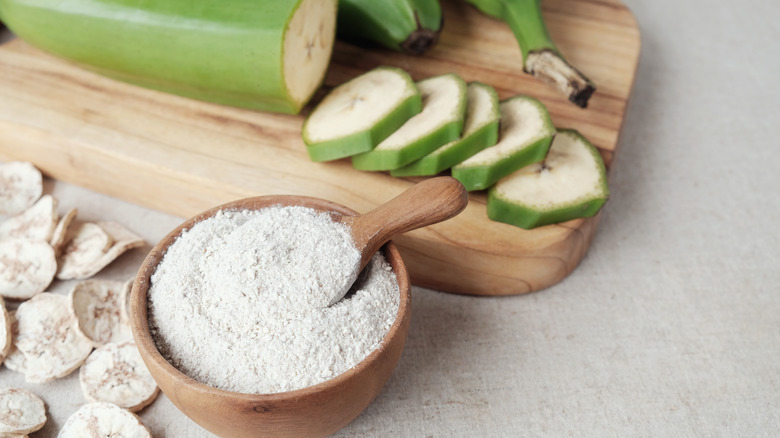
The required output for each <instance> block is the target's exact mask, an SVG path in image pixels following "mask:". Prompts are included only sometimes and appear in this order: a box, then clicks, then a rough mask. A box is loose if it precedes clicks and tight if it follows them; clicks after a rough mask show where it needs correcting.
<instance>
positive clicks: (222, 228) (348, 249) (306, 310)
mask: <svg viewBox="0 0 780 438" xmlns="http://www.w3.org/2000/svg"><path fill="white" fill-rule="evenodd" d="M359 260H360V253H359V252H358V251H357V249H356V248H355V246H354V244H353V243H352V238H351V235H350V234H349V229H348V228H347V226H346V225H344V224H341V223H338V222H334V221H333V220H332V219H331V218H330V215H329V214H327V213H321V212H318V211H317V210H314V209H311V208H307V207H285V206H275V207H269V208H264V209H260V210H241V211H238V210H226V211H220V212H218V213H217V214H216V215H214V216H213V217H211V218H208V219H205V220H203V221H201V222H198V223H197V224H195V225H193V226H192V227H191V228H190V229H189V230H185V231H183V232H182V233H181V235H180V236H179V237H178V238H177V239H176V240H175V241H174V242H173V243H172V244H171V246H170V247H169V248H168V250H167V252H166V253H165V256H164V257H163V258H162V260H161V261H160V263H159V264H158V266H157V268H156V270H155V272H154V274H153V275H152V276H151V285H150V287H149V291H148V310H149V325H150V328H151V333H152V336H153V337H154V339H155V343H156V344H157V347H158V349H159V350H160V352H161V353H162V355H163V357H165V359H166V360H167V361H168V362H170V363H171V364H172V365H174V366H175V367H176V368H178V369H179V370H181V371H182V372H183V373H185V374H187V375H188V376H190V377H192V378H194V379H195V380H198V381H200V382H203V383H206V384H208V385H210V386H213V387H216V388H220V389H225V390H228V391H236V392H242V393H249V394H268V393H276V392H283V391H291V390H295V389H300V388H304V387H307V386H311V385H315V384H317V383H321V382H324V381H325V380H328V379H330V378H332V377H335V376H337V375H338V374H341V373H343V372H344V371H346V370H348V369H349V368H352V367H354V366H355V365H357V364H358V363H359V362H360V361H362V360H363V359H365V358H366V356H368V355H369V354H370V353H371V352H372V351H374V350H376V349H377V348H379V346H380V345H381V343H382V339H383V338H384V337H385V335H386V334H387V333H388V331H389V329H390V327H391V326H392V324H393V322H394V321H395V318H396V314H397V312H398V307H399V301H400V293H399V289H398V281H397V279H396V276H395V274H394V273H393V271H392V269H391V267H390V265H389V264H388V263H387V261H386V260H385V258H384V257H383V256H382V254H381V253H377V254H376V255H375V256H374V258H373V259H372V260H371V262H370V263H369V265H368V266H367V267H366V268H365V269H364V271H363V273H361V275H360V277H359V278H358V281H357V282H356V283H355V285H354V286H353V288H352V289H351V290H350V292H349V293H348V294H347V296H346V297H345V298H344V299H343V300H341V301H339V302H337V303H336V304H334V305H332V306H329V307H328V306H326V305H325V304H324V303H325V302H326V301H327V297H328V296H330V294H328V293H323V288H329V287H331V288H332V287H342V286H343V282H344V281H348V279H350V278H353V277H354V272H355V270H356V269H357V266H358V263H359ZM323 300H324V301H323Z"/></svg>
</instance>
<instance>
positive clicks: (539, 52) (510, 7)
mask: <svg viewBox="0 0 780 438" xmlns="http://www.w3.org/2000/svg"><path fill="white" fill-rule="evenodd" d="M466 1H468V2H469V3H471V4H473V5H474V6H476V7H477V8H478V9H479V10H480V11H482V12H484V13H486V14H488V15H490V16H492V17H494V18H498V19H500V20H503V21H504V22H506V23H507V25H508V26H509V28H510V29H511V30H512V33H513V34H514V35H515V39H517V43H518V45H520V50H521V51H522V53H523V71H525V72H526V73H529V74H531V75H533V76H534V77H535V78H537V79H540V80H541V81H543V82H545V83H547V84H549V85H552V86H553V87H555V88H556V89H558V90H559V91H560V92H561V93H563V94H565V95H566V96H567V97H568V98H569V100H570V101H571V102H573V103H574V104H575V105H577V106H579V107H581V108H585V107H587V106H588V100H589V99H590V96H591V95H592V94H593V92H594V91H596V86H595V85H594V84H593V82H592V81H591V80H590V79H588V78H587V77H586V76H585V75H583V74H582V73H581V72H580V71H579V70H577V69H576V68H574V67H573V66H572V65H571V64H569V63H568V62H566V60H565V59H564V58H563V56H562V55H561V54H560V52H559V51H558V48H557V47H556V46H555V42H554V41H553V40H552V38H551V37H550V33H549V32H548V31H547V26H546V24H545V22H544V17H542V8H541V0H466Z"/></svg>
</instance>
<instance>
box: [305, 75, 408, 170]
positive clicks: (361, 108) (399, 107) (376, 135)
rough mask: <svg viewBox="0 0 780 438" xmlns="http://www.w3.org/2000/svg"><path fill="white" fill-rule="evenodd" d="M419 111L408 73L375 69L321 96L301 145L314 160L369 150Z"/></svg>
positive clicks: (325, 159) (308, 119) (330, 158)
mask: <svg viewBox="0 0 780 438" xmlns="http://www.w3.org/2000/svg"><path fill="white" fill-rule="evenodd" d="M421 107H422V100H421V97H420V92H419V91H418V90H417V86H416V85H415V84H414V81H413V80H412V78H411V76H409V74H408V73H406V72H405V71H403V70H401V69H398V68H394V67H378V68H375V69H373V70H371V71H369V72H366V73H364V74H362V75H360V76H358V77H356V78H354V79H352V80H351V81H349V82H346V83H344V84H341V85H339V86H338V87H336V88H334V89H333V90H332V91H331V92H330V93H329V94H328V95H327V96H325V98H324V99H323V100H322V101H321V102H320V103H319V105H317V107H316V108H314V110H313V111H312V112H311V114H309V116H308V117H307V118H306V122H305V123H304V125H303V141H304V143H306V146H307V150H308V152H309V157H310V158H311V159H312V161H327V160H335V159H338V158H344V157H348V156H351V155H355V154H358V153H361V152H366V151H370V150H371V149H373V148H374V147H375V146H376V145H377V144H379V143H380V142H381V141H382V140H384V139H385V138H387V137H388V136H389V135H390V134H392V133H393V132H394V131H395V130H397V129H398V128H399V127H400V126H401V125H403V124H404V123H405V122H406V121H407V120H409V118H410V117H412V116H414V115H415V114H417V113H419V112H420V109H421Z"/></svg>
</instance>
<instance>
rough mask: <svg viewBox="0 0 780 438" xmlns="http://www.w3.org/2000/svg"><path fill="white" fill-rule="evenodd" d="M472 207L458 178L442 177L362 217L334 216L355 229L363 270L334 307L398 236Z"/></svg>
mask: <svg viewBox="0 0 780 438" xmlns="http://www.w3.org/2000/svg"><path fill="white" fill-rule="evenodd" d="M466 205H468V193H467V192H466V189H465V188H464V187H463V185H462V184H461V183H460V181H458V180H457V179H455V178H452V177H449V176H442V177H436V178H430V179H426V180H424V181H422V182H420V183H417V184H415V185H414V186H412V187H411V188H409V189H408V190H406V191H405V192H403V193H401V194H400V195H398V196H396V197H395V198H393V199H391V200H390V201H388V202H386V203H384V204H382V205H380V206H378V207H376V208H375V209H373V210H371V211H369V212H368V213H366V214H363V215H359V216H342V215H334V216H333V220H334V221H337V222H341V223H343V224H346V225H348V226H349V227H350V228H351V229H352V239H353V241H354V244H355V247H356V248H357V250H358V251H360V254H361V258H360V268H359V269H358V270H357V271H356V273H355V276H354V277H355V278H353V279H352V280H351V281H349V282H348V283H347V287H346V288H345V290H342V291H338V292H337V293H336V295H335V296H334V297H333V299H332V300H331V302H330V304H331V305H332V304H334V303H336V302H338V301H339V300H341V299H342V298H343V297H344V295H346V293H347V292H348V291H349V288H350V287H351V286H352V283H354V282H355V280H356V279H357V276H358V274H359V273H360V271H362V270H363V268H365V267H366V265H367V264H368V262H369V261H371V258H372V257H373V256H374V254H375V253H376V252H377V251H378V250H379V248H381V247H382V245H384V244H385V243H386V242H387V241H389V240H390V239H392V238H393V237H394V236H396V235H397V234H403V233H405V232H407V231H411V230H415V229H417V228H421V227H424V226H427V225H431V224H435V223H437V222H441V221H444V220H447V219H449V218H451V217H454V216H455V215H457V214H458V213H460V212H461V211H463V209H465V208H466Z"/></svg>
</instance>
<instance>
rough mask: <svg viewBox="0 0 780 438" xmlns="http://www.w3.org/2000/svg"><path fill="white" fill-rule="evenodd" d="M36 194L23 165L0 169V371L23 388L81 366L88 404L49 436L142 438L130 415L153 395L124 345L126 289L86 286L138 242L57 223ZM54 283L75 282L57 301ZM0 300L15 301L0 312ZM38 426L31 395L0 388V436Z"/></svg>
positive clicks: (36, 177)
mask: <svg viewBox="0 0 780 438" xmlns="http://www.w3.org/2000/svg"><path fill="white" fill-rule="evenodd" d="M42 192H43V185H42V176H41V173H40V172H39V171H38V170H37V169H36V168H35V167H34V166H33V165H32V164H30V163H24V162H12V163H5V164H0V214H5V215H11V216H10V217H9V218H7V219H6V220H5V221H3V222H0V364H3V363H4V364H5V366H6V367H7V368H8V369H10V370H12V371H16V372H19V373H22V374H24V376H25V380H27V381H28V382H31V383H43V382H48V381H51V380H54V379H58V378H61V377H64V376H66V375H68V374H70V373H72V372H73V371H75V370H76V369H79V368H81V370H80V372H79V380H80V383H81V389H82V393H83V394H84V398H85V400H86V401H87V402H89V403H88V404H86V405H84V406H82V407H81V408H80V409H79V410H78V411H76V412H75V413H74V414H73V415H72V416H71V417H70V419H68V421H67V423H66V424H65V425H64V427H63V429H62V430H61V431H60V435H59V436H63V437H66V436H85V435H84V434H85V433H87V427H90V428H94V427H97V428H98V429H99V430H105V431H107V432H106V433H108V432H109V431H116V430H122V431H124V432H126V434H125V435H122V436H138V437H149V436H151V435H150V434H149V431H148V429H146V427H144V425H143V424H142V423H141V422H140V420H139V419H138V417H137V416H135V415H134V414H133V413H132V412H137V411H139V410H141V409H143V408H144V407H146V406H147V405H149V404H150V403H151V402H152V401H154V399H155V398H156V397H157V395H158V393H159V388H158V387H157V385H156V383H155V381H154V379H153V378H152V376H151V374H150V373H149V371H148V370H147V368H146V366H145V365H144V363H143V361H142V360H141V356H140V354H139V353H138V349H137V348H136V346H135V344H134V343H133V338H132V333H131V331H130V325H129V315H128V310H129V309H128V308H127V307H128V306H127V303H128V299H129V295H130V288H131V285H132V283H131V282H130V281H126V282H125V281H113V280H98V279H89V278H90V277H92V276H93V275H95V274H96V273H98V272H99V271H100V270H101V269H103V268H104V267H106V266H107V265H108V264H109V263H111V262H112V261H113V260H114V259H116V258H117V257H119V256H120V255H121V254H122V253H124V252H125V251H127V250H130V249H132V248H136V247H139V246H142V245H144V244H145V242H144V240H143V239H142V238H141V237H139V236H137V235H135V234H134V233H132V232H131V231H129V230H128V229H127V228H125V227H124V226H122V225H120V224H118V223H116V222H78V221H75V218H76V215H77V210H76V209H71V210H69V211H68V212H67V213H66V214H65V215H63V216H62V217H60V216H59V215H58V213H57V211H58V201H57V199H56V198H54V197H53V196H51V195H42ZM54 278H57V279H59V280H82V281H79V282H77V283H75V284H74V286H73V287H72V289H71V291H70V293H69V294H67V295H64V294H58V293H50V292H46V290H47V289H48V287H49V285H50V284H51V283H52V281H53V280H54ZM4 299H8V300H13V301H16V302H20V304H19V305H18V307H17V308H16V310H15V311H12V312H8V311H7V309H6V307H5V302H4ZM7 406H17V407H18V408H15V409H5V408H4V407H7ZM45 422H46V415H45V409H44V405H43V402H42V401H41V400H40V399H39V398H38V397H37V396H35V395H34V394H32V393H29V392H28V391H25V390H22V389H3V390H0V436H6V435H8V436H23V435H25V434H27V433H30V432H33V431H36V430H38V429H40V428H41V427H43V425H44V423H45ZM95 425H96V426H95ZM89 430H92V429H89Z"/></svg>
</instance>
